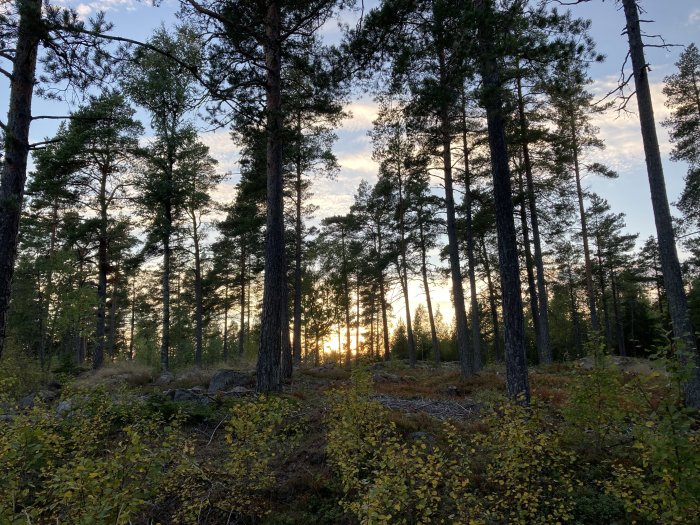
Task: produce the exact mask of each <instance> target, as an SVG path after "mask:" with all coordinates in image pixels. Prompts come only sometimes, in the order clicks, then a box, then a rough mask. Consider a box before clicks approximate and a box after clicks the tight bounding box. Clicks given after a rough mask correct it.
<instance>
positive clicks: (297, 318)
mask: <svg viewBox="0 0 700 525" xmlns="http://www.w3.org/2000/svg"><path fill="white" fill-rule="evenodd" d="M297 133H298V134H299V137H300V138H301V116H300V115H297ZM300 149H301V145H299V150H300ZM294 190H295V193H296V210H295V212H296V215H295V224H294V240H295V244H294V327H293V332H294V337H293V344H292V360H293V362H294V364H295V365H299V364H300V363H301V257H302V250H301V243H302V224H301V199H302V185H301V152H300V151H297V158H296V179H295V181H294Z"/></svg>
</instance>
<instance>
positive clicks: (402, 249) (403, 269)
mask: <svg viewBox="0 0 700 525" xmlns="http://www.w3.org/2000/svg"><path fill="white" fill-rule="evenodd" d="M397 173H398V177H397V183H398V190H399V209H398V215H399V262H398V265H399V279H400V280H401V289H402V291H403V302H404V307H405V308H406V337H407V340H408V364H409V366H410V367H411V368H414V367H415V366H416V344H415V339H414V337H413V324H412V322H411V306H410V301H409V298H408V263H407V261H406V251H407V248H406V222H405V209H406V207H405V202H404V196H403V179H402V175H401V166H398V171H397Z"/></svg>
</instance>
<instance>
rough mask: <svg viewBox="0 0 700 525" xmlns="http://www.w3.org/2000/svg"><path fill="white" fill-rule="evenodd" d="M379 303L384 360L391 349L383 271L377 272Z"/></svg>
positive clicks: (379, 235)
mask: <svg viewBox="0 0 700 525" xmlns="http://www.w3.org/2000/svg"><path fill="white" fill-rule="evenodd" d="M377 258H378V259H379V260H380V261H381V259H382V226H381V224H379V223H378V224H377ZM379 301H380V303H381V310H382V339H383V343H384V359H385V360H388V359H389V358H390V357H391V347H390V346H389V319H388V316H387V304H386V286H385V284H384V271H383V270H381V269H380V270H379Z"/></svg>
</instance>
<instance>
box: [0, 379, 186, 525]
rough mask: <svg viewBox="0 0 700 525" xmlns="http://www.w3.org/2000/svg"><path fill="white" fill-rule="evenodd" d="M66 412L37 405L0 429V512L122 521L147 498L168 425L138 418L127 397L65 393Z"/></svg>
mask: <svg viewBox="0 0 700 525" xmlns="http://www.w3.org/2000/svg"><path fill="white" fill-rule="evenodd" d="M70 405H71V407H70V410H68V411H67V413H65V414H58V413H57V412H56V411H55V410H52V409H49V408H48V407H46V406H44V405H41V404H38V405H37V406H35V407H34V408H33V409H32V410H31V411H29V412H27V413H25V414H22V415H18V416H17V417H15V418H14V419H13V420H12V421H9V422H7V423H4V424H3V425H4V428H2V431H1V432H0V515H2V516H9V517H12V518H11V521H10V523H15V522H16V523H25V522H29V523H31V522H39V523H45V522H59V523H60V522H70V523H76V524H91V523H118V524H119V523H128V522H129V521H130V519H131V517H133V516H134V515H135V514H136V513H138V512H139V511H140V509H141V508H142V507H143V506H144V504H145V503H146V501H149V500H153V499H155V496H156V494H157V490H158V487H159V486H160V481H161V479H162V478H163V475H164V474H163V473H164V471H165V468H166V466H167V465H168V464H169V463H170V462H171V458H176V457H179V455H180V452H179V449H180V447H181V446H182V442H183V440H182V436H181V434H180V432H179V430H178V428H177V425H176V424H167V423H166V422H164V421H163V420H161V419H158V418H155V417H150V416H146V415H145V414H146V413H145V412H144V411H143V410H140V409H139V408H140V407H139V406H138V404H137V401H136V400H135V399H133V398H131V397H128V396H122V397H120V398H119V399H118V400H115V399H112V398H111V397H110V396H109V395H108V394H107V393H106V392H105V391H104V390H103V389H97V390H95V391H85V390H79V391H73V392H72V393H71V398H70Z"/></svg>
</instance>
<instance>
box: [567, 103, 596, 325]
mask: <svg viewBox="0 0 700 525" xmlns="http://www.w3.org/2000/svg"><path fill="white" fill-rule="evenodd" d="M571 143H572V147H573V155H574V175H575V176H576V196H577V198H578V212H579V216H580V217H581V238H582V240H583V261H584V269H585V273H586V296H587V297H588V310H589V312H590V314H591V328H593V331H594V332H600V321H599V320H598V310H597V308H596V301H595V288H594V287H593V266H592V264H591V250H590V248H589V244H588V224H587V221H586V209H585V206H584V203H583V188H582V186H581V167H580V165H579V159H578V156H579V148H578V139H577V137H576V123H575V121H574V116H573V115H572V116H571Z"/></svg>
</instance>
